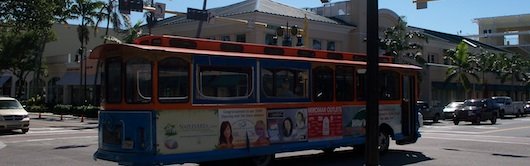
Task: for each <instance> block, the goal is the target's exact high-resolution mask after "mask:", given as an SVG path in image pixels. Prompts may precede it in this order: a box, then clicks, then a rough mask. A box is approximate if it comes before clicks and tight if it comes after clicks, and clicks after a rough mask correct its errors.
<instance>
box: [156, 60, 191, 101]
mask: <svg viewBox="0 0 530 166" xmlns="http://www.w3.org/2000/svg"><path fill="white" fill-rule="evenodd" d="M189 68H190V67H189V63H188V62H186V61H184V60H182V59H180V58H167V59H164V60H162V61H160V62H159V63H158V100H159V101H160V102H161V103H175V102H186V101H188V98H189V97H188V96H189V80H188V79H189Z"/></svg>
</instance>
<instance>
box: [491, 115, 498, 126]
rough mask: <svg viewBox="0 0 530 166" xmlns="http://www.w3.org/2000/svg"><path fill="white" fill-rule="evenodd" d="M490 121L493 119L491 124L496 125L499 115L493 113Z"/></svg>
mask: <svg viewBox="0 0 530 166" xmlns="http://www.w3.org/2000/svg"><path fill="white" fill-rule="evenodd" d="M490 121H491V124H492V125H494V124H495V123H497V115H495V114H493V115H491V119H490Z"/></svg>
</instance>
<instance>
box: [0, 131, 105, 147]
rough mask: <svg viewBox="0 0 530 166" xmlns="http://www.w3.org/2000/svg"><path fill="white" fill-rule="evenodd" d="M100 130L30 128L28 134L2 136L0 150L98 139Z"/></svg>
mask: <svg viewBox="0 0 530 166" xmlns="http://www.w3.org/2000/svg"><path fill="white" fill-rule="evenodd" d="M97 133H98V130H97V129H94V128H89V129H75V128H58V127H47V128H30V131H29V132H28V133H26V134H22V133H16V132H14V133H8V134H4V135H0V149H2V148H5V147H6V146H9V145H10V144H19V143H41V142H45V141H67V140H79V139H92V140H94V139H97V137H98V136H97Z"/></svg>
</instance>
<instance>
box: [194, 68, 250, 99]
mask: <svg viewBox="0 0 530 166" xmlns="http://www.w3.org/2000/svg"><path fill="white" fill-rule="evenodd" d="M199 92H200V95H201V96H202V97H204V98H212V97H213V98H248V97H249V96H250V94H251V92H252V68H251V67H218V66H199Z"/></svg>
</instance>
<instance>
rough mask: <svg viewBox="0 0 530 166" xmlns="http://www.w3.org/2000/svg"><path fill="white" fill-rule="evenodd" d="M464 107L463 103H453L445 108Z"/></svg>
mask: <svg viewBox="0 0 530 166" xmlns="http://www.w3.org/2000/svg"><path fill="white" fill-rule="evenodd" d="M462 105H463V103H461V102H452V103H450V104H448V105H447V106H445V108H457V107H460V106H462Z"/></svg>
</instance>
